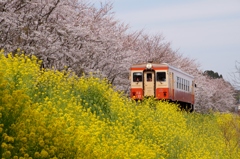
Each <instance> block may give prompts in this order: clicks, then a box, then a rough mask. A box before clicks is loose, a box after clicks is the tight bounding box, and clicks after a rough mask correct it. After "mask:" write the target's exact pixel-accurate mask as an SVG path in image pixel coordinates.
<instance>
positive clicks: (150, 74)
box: [144, 71, 155, 96]
mask: <svg viewBox="0 0 240 159" xmlns="http://www.w3.org/2000/svg"><path fill="white" fill-rule="evenodd" d="M154 79H155V77H154V71H145V72H144V96H154V95H155V85H154V83H155V82H154V81H155V80H154Z"/></svg>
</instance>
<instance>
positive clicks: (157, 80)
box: [129, 62, 196, 112]
mask: <svg viewBox="0 0 240 159" xmlns="http://www.w3.org/2000/svg"><path fill="white" fill-rule="evenodd" d="M129 79H130V81H131V84H130V98H132V99H134V100H142V99H143V98H146V97H154V98H155V99H159V100H168V101H170V102H176V103H178V104H179V106H180V107H181V109H184V110H187V111H189V112H193V111H194V100H195V99H194V98H195V90H194V88H195V87H196V84H195V83H194V77H193V76H192V75H190V74H188V73H186V72H184V71H182V70H180V69H178V68H176V67H173V66H171V65H169V64H167V63H160V64H159V63H153V62H147V63H142V64H134V65H132V66H131V67H130V78H129Z"/></svg>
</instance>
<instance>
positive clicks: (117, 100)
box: [0, 50, 240, 159]
mask: <svg viewBox="0 0 240 159" xmlns="http://www.w3.org/2000/svg"><path fill="white" fill-rule="evenodd" d="M40 63H41V61H39V60H38V59H37V58H36V57H34V56H31V57H30V56H25V55H24V52H22V51H20V50H18V52H17V53H16V54H15V55H12V54H11V53H10V54H8V56H7V57H6V56H4V50H1V51H0V146H1V147H0V157H1V158H14V159H18V158H22V159H23V158H54V159H57V158H83V159H94V158H97V159H102V158H104V159H113V158H114V159H125V158H126V159H128V158H129V159H135V158H136V159H141V158H142V159H148V158H149V159H158V158H159V159H163V158H168V159H178V158H179V159H208V158H209V159H227V158H229V159H235V158H236V159H237V158H240V119H239V117H238V116H235V115H232V114H220V113H210V114H198V113H191V114H189V113H186V112H181V111H179V110H178V107H177V105H175V104H171V103H168V102H166V101H155V100H154V99H146V100H144V101H142V102H135V101H132V100H130V99H128V98H127V97H125V96H124V95H123V94H122V93H120V92H117V91H115V90H114V89H113V87H112V86H111V85H109V84H108V82H107V80H104V79H99V78H95V77H93V76H87V77H86V76H82V77H77V76H76V75H74V73H71V72H66V71H63V72H59V71H55V70H44V69H40Z"/></svg>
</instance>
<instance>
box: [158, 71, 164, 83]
mask: <svg viewBox="0 0 240 159" xmlns="http://www.w3.org/2000/svg"><path fill="white" fill-rule="evenodd" d="M157 81H160V82H164V81H166V72H157Z"/></svg>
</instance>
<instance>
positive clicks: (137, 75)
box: [133, 72, 142, 82]
mask: <svg viewBox="0 0 240 159" xmlns="http://www.w3.org/2000/svg"><path fill="white" fill-rule="evenodd" d="M133 82H142V72H134V73H133Z"/></svg>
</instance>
